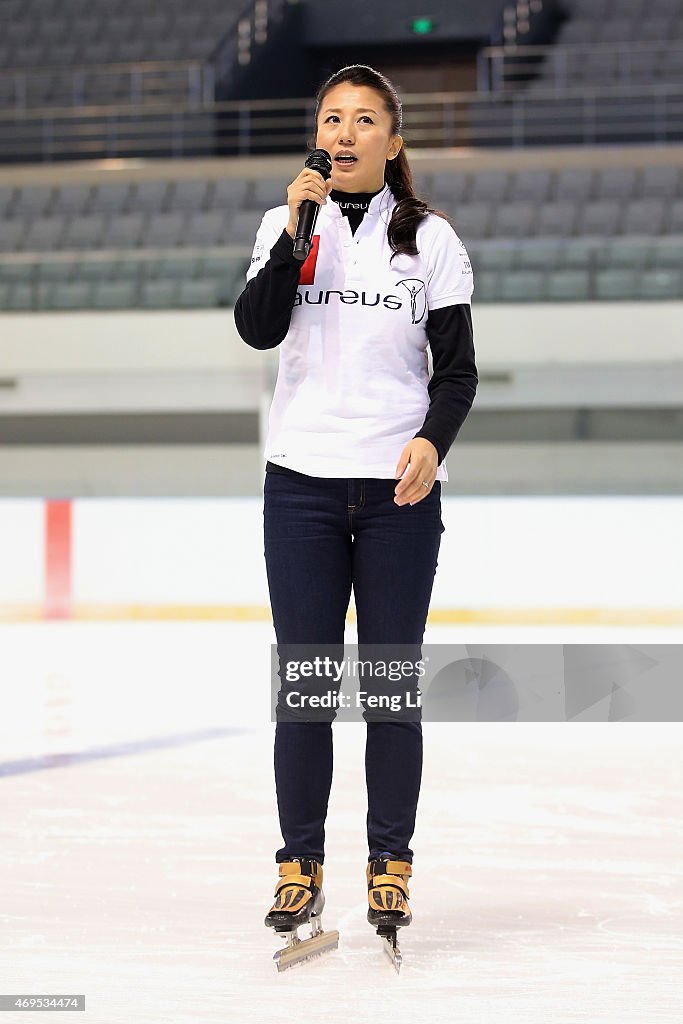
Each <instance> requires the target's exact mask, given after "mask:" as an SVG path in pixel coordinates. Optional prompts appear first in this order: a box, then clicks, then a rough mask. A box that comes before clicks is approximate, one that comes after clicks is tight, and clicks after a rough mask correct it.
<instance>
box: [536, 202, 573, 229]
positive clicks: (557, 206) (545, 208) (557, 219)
mask: <svg viewBox="0 0 683 1024" xmlns="http://www.w3.org/2000/svg"><path fill="white" fill-rule="evenodd" d="M577 216H578V208H577V205H576V203H575V202H573V201H572V200H570V199H556V200H553V201H552V202H548V203H543V204H542V205H541V206H539V208H538V217H537V219H536V234H537V235H543V236H555V237H560V238H566V237H567V236H568V235H573V234H574V227H575V224H576V221H577Z"/></svg>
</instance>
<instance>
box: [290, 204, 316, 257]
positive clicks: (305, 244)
mask: <svg viewBox="0 0 683 1024" xmlns="http://www.w3.org/2000/svg"><path fill="white" fill-rule="evenodd" d="M319 212H320V206H319V204H318V203H316V202H314V201H313V200H312V199H304V201H303V202H302V204H301V206H300V207H299V217H298V219H297V222H296V231H295V232H294V258H295V259H297V260H299V261H300V262H301V263H303V262H304V260H305V259H306V257H307V256H308V254H309V252H310V251H311V239H312V238H313V230H314V228H315V223H316V221H317V219H318V214H319Z"/></svg>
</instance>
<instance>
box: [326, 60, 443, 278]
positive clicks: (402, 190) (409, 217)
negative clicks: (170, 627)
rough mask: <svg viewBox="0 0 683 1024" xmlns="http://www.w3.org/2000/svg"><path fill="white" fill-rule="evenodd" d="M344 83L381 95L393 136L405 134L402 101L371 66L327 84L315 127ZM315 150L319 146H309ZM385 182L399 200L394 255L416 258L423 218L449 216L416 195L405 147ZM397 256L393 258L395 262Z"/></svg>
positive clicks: (389, 165)
mask: <svg viewBox="0 0 683 1024" xmlns="http://www.w3.org/2000/svg"><path fill="white" fill-rule="evenodd" d="M342 82H350V83H351V84H352V85H367V86H369V87H370V88H371V89H375V90H376V92H378V93H379V94H380V95H381V97H382V99H383V101H384V106H385V109H386V110H387V113H389V114H390V115H391V134H392V135H398V134H399V133H400V131H401V126H402V122H403V115H402V110H401V101H400V100H399V98H398V95H397V93H396V90H395V89H394V87H393V85H392V84H391V82H390V81H389V79H388V78H386V77H385V76H384V75H382V74H380V72H379V71H375V69H374V68H371V67H368V65H367V64H349V65H348V67H345V68H341V69H340V70H339V71H336V72H335V73H334V74H333V75H330V77H329V78H328V79H327V81H326V82H324V83H323V84H322V85H321V86H320V88H319V89H318V92H317V94H316V97H315V101H316V105H315V125H316V131H317V126H318V112H319V110H320V107H321V104H322V102H323V100H324V99H325V96H326V95H327V93H328V92H329V91H330V89H333V88H334V87H335V86H336V85H340V84H341V83H342ZM309 145H310V147H311V149H313V148H314V146H315V142H314V141H312V142H311V143H309ZM384 181H385V182H386V184H387V185H388V186H389V188H390V189H391V191H392V192H393V194H394V197H395V199H396V206H395V207H394V210H393V213H392V215H391V221H390V222H389V227H388V229H387V238H388V240H389V245H390V247H391V248H392V249H393V251H394V256H396V255H398V254H399V253H405V254H406V255H408V256H416V255H417V253H418V248H417V245H416V243H415V235H416V232H417V227H418V224H419V223H420V221H421V220H422V218H423V217H425V216H426V215H427V214H428V213H435V214H436V215H437V216H439V217H444V219H446V220H448V218H447V217H446V215H445V214H444V213H442V212H441V211H440V210H434V209H432V207H431V206H428V205H427V203H426V202H425V201H424V200H423V199H420V198H419V197H418V196H416V195H415V189H414V187H413V175H412V172H411V170H410V164H409V163H408V158H407V156H406V154H405V148H404V147H403V146H401V149H400V151H399V154H398V156H396V157H394V159H393V160H387V161H386V164H385V168H384ZM394 256H392V257H391V259H392V260H393V258H394Z"/></svg>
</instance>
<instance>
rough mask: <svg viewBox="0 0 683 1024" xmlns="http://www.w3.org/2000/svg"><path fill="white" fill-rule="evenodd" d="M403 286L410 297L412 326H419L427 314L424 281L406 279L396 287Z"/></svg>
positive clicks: (414, 278) (412, 278) (415, 278)
mask: <svg viewBox="0 0 683 1024" xmlns="http://www.w3.org/2000/svg"><path fill="white" fill-rule="evenodd" d="M401 285H402V286H403V287H404V288H405V289H406V291H407V292H408V294H409V295H410V313H411V316H412V320H411V321H410V322H411V323H412V324H419V323H420V321H421V320H422V318H423V317H424V315H425V313H426V312H427V288H426V285H425V283H424V281H421V280H420V278H419V277H406V278H404V279H403V281H399V282H398V284H397V287H398V286H401Z"/></svg>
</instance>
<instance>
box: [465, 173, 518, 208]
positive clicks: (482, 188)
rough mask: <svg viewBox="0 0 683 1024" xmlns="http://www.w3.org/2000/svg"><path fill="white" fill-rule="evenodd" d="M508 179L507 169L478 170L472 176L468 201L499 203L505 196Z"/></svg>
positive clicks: (508, 183)
mask: <svg viewBox="0 0 683 1024" xmlns="http://www.w3.org/2000/svg"><path fill="white" fill-rule="evenodd" d="M509 185H510V179H509V176H508V173H507V171H480V173H479V174H477V175H475V176H474V180H473V182H472V185H471V188H470V192H469V197H468V198H469V200H470V202H475V203H477V202H482V201H483V202H488V203H500V202H503V201H504V200H505V199H506V198H507V194H508V188H509Z"/></svg>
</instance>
